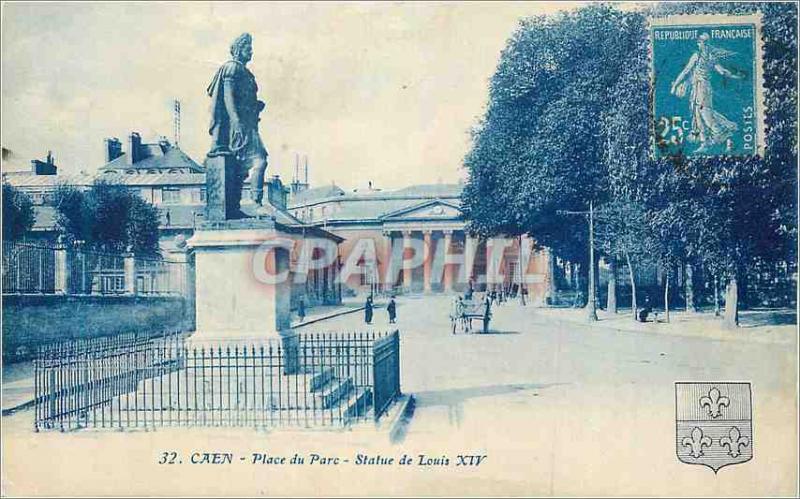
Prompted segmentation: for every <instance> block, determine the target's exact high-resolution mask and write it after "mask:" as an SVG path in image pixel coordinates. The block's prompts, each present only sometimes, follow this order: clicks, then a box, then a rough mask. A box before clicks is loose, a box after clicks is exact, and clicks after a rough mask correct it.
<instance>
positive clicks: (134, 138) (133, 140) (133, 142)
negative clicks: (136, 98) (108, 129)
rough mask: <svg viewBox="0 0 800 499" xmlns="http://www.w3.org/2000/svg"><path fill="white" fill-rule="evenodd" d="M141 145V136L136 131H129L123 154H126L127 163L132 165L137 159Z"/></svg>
mask: <svg viewBox="0 0 800 499" xmlns="http://www.w3.org/2000/svg"><path fill="white" fill-rule="evenodd" d="M141 145H142V138H141V137H140V136H139V133H138V132H131V134H130V136H129V137H128V150H127V151H125V154H126V155H127V156H128V164H129V165H132V164H134V163H136V162H137V161H139V149H140V147H141Z"/></svg>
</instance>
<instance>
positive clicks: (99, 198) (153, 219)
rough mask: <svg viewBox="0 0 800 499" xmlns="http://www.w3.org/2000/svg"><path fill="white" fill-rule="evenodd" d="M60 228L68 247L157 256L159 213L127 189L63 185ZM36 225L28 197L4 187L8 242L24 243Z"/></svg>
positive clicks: (58, 193) (58, 201)
mask: <svg viewBox="0 0 800 499" xmlns="http://www.w3.org/2000/svg"><path fill="white" fill-rule="evenodd" d="M53 205H54V207H55V211H56V216H55V229H56V231H57V232H58V233H59V234H60V235H61V236H63V238H64V239H65V240H66V241H67V242H69V243H76V242H79V241H80V242H81V244H83V245H84V247H86V248H89V249H94V250H99V251H111V252H122V251H128V250H130V251H133V252H134V253H136V254H139V255H150V256H154V255H157V254H158V252H159V247H158V222H159V217H160V214H159V211H158V208H156V207H155V206H153V205H152V204H150V203H148V202H147V201H145V200H144V199H142V198H141V197H139V196H137V195H136V194H134V193H132V192H131V191H129V190H128V189H126V188H125V187H124V186H121V185H115V184H109V183H106V182H102V181H98V182H96V183H95V184H94V185H92V187H91V188H89V189H87V190H82V189H79V188H77V187H74V186H71V185H60V186H58V187H57V188H56V190H55V193H54V195H53ZM34 220H35V212H34V208H33V202H32V200H31V198H30V196H28V195H27V194H26V193H24V192H22V191H20V190H19V189H17V188H15V187H13V186H11V185H9V184H7V183H4V184H3V238H4V239H7V240H16V239H22V238H23V237H25V236H26V235H27V234H28V233H29V231H30V230H31V229H32V227H33V224H34Z"/></svg>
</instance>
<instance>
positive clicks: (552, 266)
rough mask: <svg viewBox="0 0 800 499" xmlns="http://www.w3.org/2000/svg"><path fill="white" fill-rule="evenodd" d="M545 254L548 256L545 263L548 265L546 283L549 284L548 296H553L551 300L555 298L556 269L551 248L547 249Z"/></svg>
mask: <svg viewBox="0 0 800 499" xmlns="http://www.w3.org/2000/svg"><path fill="white" fill-rule="evenodd" d="M547 256H548V259H547V260H548V261H547V263H548V265H549V266H550V281H549V283H548V284H549V286H550V289H549V291H550V296H551V297H552V298H553V300H555V298H556V292H557V291H558V282H557V275H556V273H557V272H558V270H557V269H556V256H555V255H554V254H553V251H552V250H550V251H548V255H547Z"/></svg>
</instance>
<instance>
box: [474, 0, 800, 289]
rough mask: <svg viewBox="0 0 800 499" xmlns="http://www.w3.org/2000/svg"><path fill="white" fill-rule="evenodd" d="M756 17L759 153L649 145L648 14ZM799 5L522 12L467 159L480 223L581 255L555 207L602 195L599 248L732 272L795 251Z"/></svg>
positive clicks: (570, 223)
mask: <svg viewBox="0 0 800 499" xmlns="http://www.w3.org/2000/svg"><path fill="white" fill-rule="evenodd" d="M756 11H758V12H761V13H762V18H763V33H762V39H763V48H764V50H763V69H764V82H763V85H764V104H765V113H764V114H765V117H764V119H765V124H766V148H765V151H764V154H763V156H757V157H737V158H730V157H702V158H695V157H692V158H687V157H680V156H678V157H671V158H664V159H655V158H654V155H653V154H651V152H652V151H651V144H652V142H651V134H652V116H651V106H650V99H651V95H650V66H649V65H650V61H649V42H650V41H649V35H648V20H649V18H650V17H653V16H665V15H670V14H684V13H700V14H702V13H716V14H719V13H727V14H748V13H752V12H756ZM796 81H797V6H796V5H795V4H791V3H766V4H765V3H758V4H756V3H671V2H665V3H660V4H655V5H652V6H648V7H645V8H643V9H642V10H639V11H624V12H623V11H620V10H618V9H616V8H615V7H613V6H609V5H603V4H594V5H589V6H587V7H582V8H578V9H576V10H573V11H571V12H567V13H560V14H556V15H553V16H546V17H545V16H541V17H533V18H530V19H526V20H524V21H522V22H521V23H520V25H519V27H518V29H517V30H516V31H515V32H514V34H513V35H512V36H511V38H510V40H509V42H508V44H507V46H506V48H505V49H504V50H503V52H502V54H501V57H500V61H499V64H498V67H497V70H496V72H495V74H494V75H493V77H492V79H491V82H490V89H489V101H488V104H487V109H486V112H485V115H484V117H483V119H482V120H481V121H480V123H478V125H477V126H476V127H475V128H474V130H473V134H472V148H471V150H470V152H469V153H468V154H467V156H466V158H465V166H466V167H467V169H468V171H469V182H468V184H467V186H466V188H465V190H464V194H463V204H464V208H465V212H466V214H467V216H468V218H469V219H470V228H471V230H472V231H474V232H475V233H477V234H479V235H486V236H488V235H495V234H508V235H516V234H521V233H528V234H530V235H532V236H533V237H534V238H535V240H536V241H537V242H538V243H539V244H541V245H543V246H547V247H550V248H551V249H552V250H553V252H554V253H555V254H556V255H558V256H560V257H562V258H564V259H566V260H569V261H572V262H577V263H586V262H587V261H588V259H587V256H588V255H587V249H586V248H587V236H588V234H587V231H586V230H585V225H584V224H583V223H582V221H580V220H577V219H574V218H573V219H569V218H566V217H565V216H564V215H562V214H561V213H560V210H585V209H586V208H587V205H588V203H589V202H590V201H593V202H594V204H595V206H596V207H598V206H599V210H598V212H599V217H598V239H599V243H600V244H599V246H600V247H601V248H602V251H603V252H604V253H605V255H607V256H622V255H623V254H625V255H626V256H628V257H632V258H635V259H639V260H640V261H641V260H651V261H653V262H655V263H658V264H659V265H660V266H661V267H662V268H664V269H665V270H668V269H670V268H674V267H675V266H676V265H679V264H681V265H682V264H684V263H690V264H701V265H703V266H704V267H705V268H707V269H709V270H710V271H711V272H713V273H714V274H715V275H718V276H722V277H726V278H728V279H732V280H735V278H736V276H737V275H740V274H742V273H743V272H746V270H747V268H748V267H750V266H752V265H754V264H755V263H756V262H764V261H767V262H769V261H776V260H784V261H790V260H794V258H795V257H796V255H795V247H796V240H797V206H796V192H797V185H796V175H797V171H796V167H797V141H796V136H797V120H796V112H797V83H796Z"/></svg>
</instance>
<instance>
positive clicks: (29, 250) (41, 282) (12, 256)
mask: <svg viewBox="0 0 800 499" xmlns="http://www.w3.org/2000/svg"><path fill="white" fill-rule="evenodd" d="M55 276H56V272H55V249H54V248H52V247H49V246H47V245H44V244H32V243H31V244H20V243H16V242H12V241H3V292H4V293H53V292H55V279H56V277H55Z"/></svg>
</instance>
